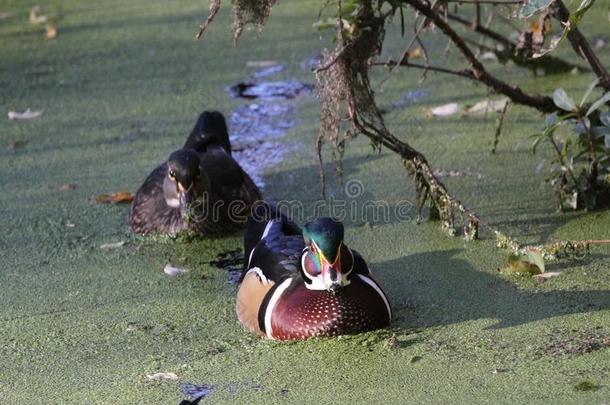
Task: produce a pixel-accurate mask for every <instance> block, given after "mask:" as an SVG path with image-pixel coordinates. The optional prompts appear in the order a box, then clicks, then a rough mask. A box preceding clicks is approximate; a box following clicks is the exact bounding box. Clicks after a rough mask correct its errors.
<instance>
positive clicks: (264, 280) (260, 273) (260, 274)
mask: <svg viewBox="0 0 610 405" xmlns="http://www.w3.org/2000/svg"><path fill="white" fill-rule="evenodd" d="M250 273H256V274H257V275H258V278H260V280H261V282H262V283H263V284H269V279H268V278H267V277H265V275H264V274H263V271H262V270H261V269H260V267H252V268H251V269H250V270H248V272H247V273H246V275H248V274H250Z"/></svg>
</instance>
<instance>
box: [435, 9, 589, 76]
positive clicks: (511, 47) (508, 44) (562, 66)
mask: <svg viewBox="0 0 610 405" xmlns="http://www.w3.org/2000/svg"><path fill="white" fill-rule="evenodd" d="M447 17H448V18H449V19H450V20H452V21H455V22H458V23H460V24H462V25H464V26H465V27H468V28H469V29H470V30H472V31H473V32H476V33H478V34H481V35H483V36H485V37H487V38H489V39H492V40H494V41H496V42H497V43H499V44H501V45H502V46H503V48H504V50H503V51H501V52H500V51H498V50H497V49H494V50H493V51H494V53H495V54H496V55H497V56H498V57H499V58H507V59H508V58H510V59H511V60H513V61H514V62H515V63H516V64H517V65H520V66H523V67H529V68H536V67H545V68H547V69H545V70H552V71H570V70H572V69H574V68H578V69H581V70H588V68H586V67H583V66H579V65H576V64H573V63H570V62H567V61H565V60H563V59H561V58H557V57H555V56H551V55H549V54H546V55H543V56H542V57H540V58H536V59H530V58H528V57H527V55H524V54H523V53H522V52H520V51H519V50H518V49H517V44H516V43H515V42H513V41H511V40H510V39H508V38H507V37H505V36H504V35H502V34H500V33H498V32H497V31H494V30H492V29H490V28H489V27H486V26H483V25H480V24H476V22H473V21H470V20H467V19H466V18H464V17H462V16H460V15H458V14H452V13H449V14H447ZM464 40H466V41H467V42H468V40H467V39H466V38H464Z"/></svg>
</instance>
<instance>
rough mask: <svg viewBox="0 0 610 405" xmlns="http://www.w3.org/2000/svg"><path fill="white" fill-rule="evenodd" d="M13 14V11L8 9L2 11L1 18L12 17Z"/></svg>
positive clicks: (0, 12)
mask: <svg viewBox="0 0 610 405" xmlns="http://www.w3.org/2000/svg"><path fill="white" fill-rule="evenodd" d="M12 16H13V13H9V12H6V11H0V20H5V19H7V18H11V17H12Z"/></svg>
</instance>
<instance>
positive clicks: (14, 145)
mask: <svg viewBox="0 0 610 405" xmlns="http://www.w3.org/2000/svg"><path fill="white" fill-rule="evenodd" d="M29 142H30V141H28V140H27V139H24V140H21V141H13V142H11V143H9V144H8V145H6V148H7V149H8V150H17V149H21V148H23V147H24V146H25V145H27V144H28V143H29Z"/></svg>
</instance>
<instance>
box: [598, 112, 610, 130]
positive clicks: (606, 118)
mask: <svg viewBox="0 0 610 405" xmlns="http://www.w3.org/2000/svg"><path fill="white" fill-rule="evenodd" d="M599 119H600V120H601V122H602V124H604V125H605V126H607V127H610V112H603V113H601V114H599Z"/></svg>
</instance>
